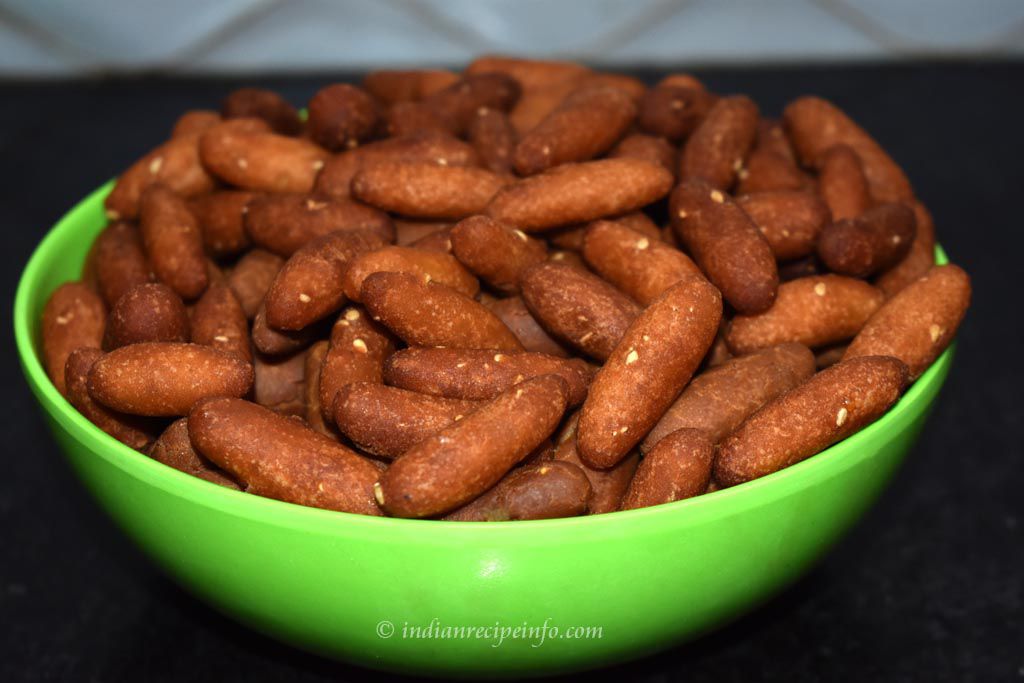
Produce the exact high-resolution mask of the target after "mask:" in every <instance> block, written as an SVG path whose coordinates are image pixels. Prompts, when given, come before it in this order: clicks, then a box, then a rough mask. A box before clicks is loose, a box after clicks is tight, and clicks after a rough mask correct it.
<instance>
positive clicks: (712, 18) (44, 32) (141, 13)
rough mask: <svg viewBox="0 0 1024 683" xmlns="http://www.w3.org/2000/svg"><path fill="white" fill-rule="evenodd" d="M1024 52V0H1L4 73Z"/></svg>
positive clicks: (0, 68)
mask: <svg viewBox="0 0 1024 683" xmlns="http://www.w3.org/2000/svg"><path fill="white" fill-rule="evenodd" d="M481 52H504V53H516V54H526V55H537V56H567V57H578V58H582V59H586V60H588V61H592V62H596V63H605V64H669V63H672V64H684V63H685V64H708V63H736V62H759V61H794V60H847V59H901V58H910V57H932V56H992V55H995V56H1000V55H1001V56H1006V55H1016V56H1021V55H1024V0H93V1H92V2H89V1H87V0H0V75H66V74H82V73H95V72H131V71H136V70H142V69H150V70H151V69H162V70H170V71H175V72H186V73H195V72H238V71H296V70H311V69H342V68H346V67H350V68H359V67H364V66H368V65H385V64H412V63H424V62H429V63H437V64H444V63H452V64H454V63H461V62H464V61H466V60H468V59H469V58H471V57H472V56H473V55H475V54H479V53H481Z"/></svg>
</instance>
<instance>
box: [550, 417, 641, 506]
mask: <svg viewBox="0 0 1024 683" xmlns="http://www.w3.org/2000/svg"><path fill="white" fill-rule="evenodd" d="M578 422H579V412H578V411H577V413H576V414H575V415H573V416H572V417H571V418H569V420H568V424H567V425H566V427H565V428H564V430H563V431H562V433H561V434H559V437H558V446H557V448H556V450H555V454H554V459H555V460H556V461H559V462H567V463H572V464H573V465H576V466H577V467H579V468H580V469H581V470H582V471H583V474H584V475H585V476H586V477H587V481H589V482H590V497H589V498H588V499H587V512H588V514H591V515H603V514H604V513H606V512H615V511H616V510H618V509H619V504H620V503H621V502H622V497H623V496H624V495H626V489H628V488H629V482H631V481H632V480H633V474H634V473H635V472H636V467H637V464H638V463H639V462H640V453H638V452H633V454H632V455H628V456H626V457H625V458H624V459H623V460H622V461H620V462H619V464H617V465H615V466H614V467H612V468H610V469H605V470H600V469H595V468H593V467H590V466H588V465H587V464H586V463H585V462H583V461H582V460H580V454H579V450H578V449H577V448H576V427H577V424H578Z"/></svg>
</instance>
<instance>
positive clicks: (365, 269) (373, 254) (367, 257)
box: [342, 246, 480, 301]
mask: <svg viewBox="0 0 1024 683" xmlns="http://www.w3.org/2000/svg"><path fill="white" fill-rule="evenodd" d="M372 273H409V274H410V275H415V276H416V277H419V278H422V279H423V280H424V281H426V282H439V283H441V284H442V285H445V286H448V287H451V288H452V289H454V290H455V291H457V292H459V293H460V294H465V295H466V296H468V297H474V296H476V295H477V292H479V291H480V283H479V282H477V279H476V278H475V277H473V275H472V274H471V273H470V272H469V271H467V270H466V269H465V268H463V267H462V264H461V263H459V262H458V261H457V260H456V259H455V258H454V257H452V256H449V255H448V254H445V253H443V252H438V251H428V250H424V249H417V248H414V247H396V246H385V247H382V248H380V249H376V250H374V251H370V252H367V253H365V254H362V255H361V256H359V257H357V258H356V259H354V260H353V261H352V262H351V263H349V264H348V266H347V267H346V268H345V273H344V275H343V278H342V284H343V287H344V291H345V296H347V297H348V298H349V299H351V300H353V301H359V300H360V289H361V288H362V286H363V280H365V279H366V277H367V276H368V275H371V274H372Z"/></svg>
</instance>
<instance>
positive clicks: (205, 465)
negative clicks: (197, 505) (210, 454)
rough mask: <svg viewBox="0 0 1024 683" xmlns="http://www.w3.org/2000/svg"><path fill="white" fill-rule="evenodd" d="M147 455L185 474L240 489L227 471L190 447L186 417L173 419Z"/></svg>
mask: <svg viewBox="0 0 1024 683" xmlns="http://www.w3.org/2000/svg"><path fill="white" fill-rule="evenodd" d="M149 457H151V458H153V459H154V460H156V461H157V462H161V463H163V464H165V465H167V466H168V467H173V468H174V469H176V470H180V471H181V472H184V473H185V474H191V475H192V476H194V477H199V478H200V479H205V480H206V481H209V482H212V483H214V484H220V485H221V486H226V487H228V488H229V489H235V490H236V491H237V490H241V487H240V486H239V485H238V482H236V481H235V480H234V479H232V478H231V477H230V475H228V473H227V472H225V471H224V470H222V469H221V468H219V467H217V466H216V465H214V464H213V463H212V462H210V461H209V460H208V459H207V458H205V457H203V456H202V455H200V454H199V453H198V451H196V449H195V448H193V447H192V441H191V440H190V439H189V438H188V418H184V417H183V418H181V419H178V420H175V421H174V422H172V423H171V425H170V426H169V427H168V428H167V429H165V430H164V431H163V433H162V434H160V437H159V438H158V439H157V440H156V442H154V443H153V446H152V448H150V449H149Z"/></svg>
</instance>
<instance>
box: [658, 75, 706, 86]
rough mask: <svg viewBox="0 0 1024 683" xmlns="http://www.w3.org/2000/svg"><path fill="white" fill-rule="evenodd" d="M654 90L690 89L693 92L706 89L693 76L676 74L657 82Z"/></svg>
mask: <svg viewBox="0 0 1024 683" xmlns="http://www.w3.org/2000/svg"><path fill="white" fill-rule="evenodd" d="M654 87H656V88H662V87H665V88H691V89H693V90H707V87H706V86H705V85H704V84H703V83H702V82H701V81H700V79H698V78H697V77H696V76H694V75H693V74H688V73H683V72H678V73H671V74H669V75H668V76H665V77H664V78H662V79H661V80H660V81H658V82H657V83H656V84H655V86H654Z"/></svg>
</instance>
